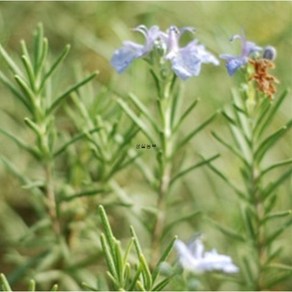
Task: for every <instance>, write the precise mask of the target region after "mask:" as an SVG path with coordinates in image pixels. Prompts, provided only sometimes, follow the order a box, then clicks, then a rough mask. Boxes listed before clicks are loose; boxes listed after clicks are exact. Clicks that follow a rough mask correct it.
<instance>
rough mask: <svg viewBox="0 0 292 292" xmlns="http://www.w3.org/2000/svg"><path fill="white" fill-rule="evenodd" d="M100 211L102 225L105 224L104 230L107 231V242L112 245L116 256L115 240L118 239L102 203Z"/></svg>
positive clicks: (111, 249)
mask: <svg viewBox="0 0 292 292" xmlns="http://www.w3.org/2000/svg"><path fill="white" fill-rule="evenodd" d="M98 211H99V216H100V219H101V223H102V226H103V228H104V231H105V238H106V240H107V243H108V245H109V247H110V251H111V254H112V255H113V257H114V256H115V241H116V239H115V237H114V235H113V232H112V229H111V226H110V223H109V221H108V218H107V215H106V212H105V210H104V208H103V206H102V205H99V207H98Z"/></svg>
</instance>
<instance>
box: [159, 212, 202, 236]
mask: <svg viewBox="0 0 292 292" xmlns="http://www.w3.org/2000/svg"><path fill="white" fill-rule="evenodd" d="M199 214H201V211H194V212H192V213H191V214H187V215H183V216H182V217H179V218H178V219H176V220H174V221H172V222H171V223H169V224H168V225H167V226H166V227H165V228H164V231H163V236H165V235H166V234H167V233H169V232H170V230H171V229H172V228H174V227H175V226H176V225H177V224H179V223H181V222H184V221H187V220H189V219H192V218H193V217H195V216H198V215H199Z"/></svg>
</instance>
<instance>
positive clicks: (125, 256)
mask: <svg viewBox="0 0 292 292" xmlns="http://www.w3.org/2000/svg"><path fill="white" fill-rule="evenodd" d="M133 243H134V239H133V238H131V239H130V241H129V243H128V245H127V248H126V251H125V254H124V257H123V262H124V263H127V260H128V256H129V254H130V251H131V249H132V246H133Z"/></svg>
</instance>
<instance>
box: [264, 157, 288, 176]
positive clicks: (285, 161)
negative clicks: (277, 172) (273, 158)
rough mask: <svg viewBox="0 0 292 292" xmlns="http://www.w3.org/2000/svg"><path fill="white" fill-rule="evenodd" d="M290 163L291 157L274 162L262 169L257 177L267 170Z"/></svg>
mask: <svg viewBox="0 0 292 292" xmlns="http://www.w3.org/2000/svg"><path fill="white" fill-rule="evenodd" d="M291 163H292V158H291V159H287V160H282V161H279V162H277V163H274V164H272V165H270V166H268V167H267V168H265V169H264V170H262V171H261V173H260V176H259V177H260V178H261V177H262V176H264V175H265V174H267V173H268V172H270V171H271V170H273V169H275V168H277V167H280V166H285V165H289V164H291Z"/></svg>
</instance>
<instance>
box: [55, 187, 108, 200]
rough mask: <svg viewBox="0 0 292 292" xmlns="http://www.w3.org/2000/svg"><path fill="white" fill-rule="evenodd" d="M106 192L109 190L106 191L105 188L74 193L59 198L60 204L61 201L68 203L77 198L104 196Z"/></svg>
mask: <svg viewBox="0 0 292 292" xmlns="http://www.w3.org/2000/svg"><path fill="white" fill-rule="evenodd" d="M107 192H109V190H108V189H106V188H100V189H91V190H84V191H81V192H78V193H75V194H73V195H69V196H66V197H62V198H60V201H61V202H62V201H65V202H69V201H72V200H75V199H77V198H82V197H91V196H96V195H97V194H104V193H107Z"/></svg>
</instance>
